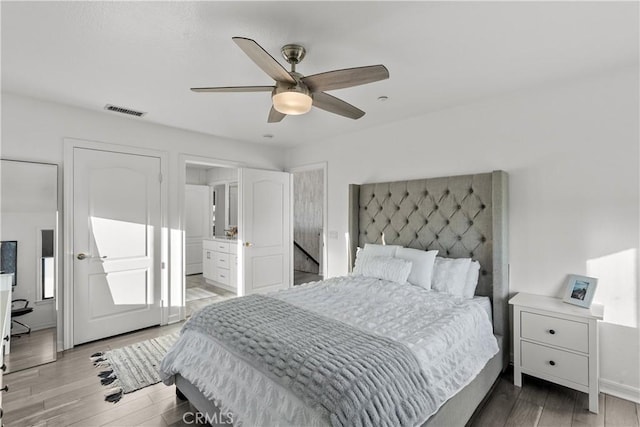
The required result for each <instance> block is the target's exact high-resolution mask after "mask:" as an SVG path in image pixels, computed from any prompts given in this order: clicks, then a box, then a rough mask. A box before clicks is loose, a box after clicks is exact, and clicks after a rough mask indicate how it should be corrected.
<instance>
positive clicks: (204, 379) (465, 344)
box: [161, 276, 498, 426]
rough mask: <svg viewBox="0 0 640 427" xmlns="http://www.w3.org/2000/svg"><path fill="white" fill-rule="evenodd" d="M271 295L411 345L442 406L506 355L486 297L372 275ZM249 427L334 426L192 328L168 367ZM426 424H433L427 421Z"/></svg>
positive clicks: (164, 369)
mask: <svg viewBox="0 0 640 427" xmlns="http://www.w3.org/2000/svg"><path fill="white" fill-rule="evenodd" d="M270 296H272V297H275V298H279V299H281V300H283V301H286V302H288V303H290V304H294V305H297V306H299V307H302V308H305V309H307V310H310V311H313V312H316V313H318V314H322V315H324V316H327V317H330V318H333V319H337V320H340V321H343V322H346V323H348V324H350V325H352V326H355V327H357V328H360V329H363V330H365V331H368V332H370V333H374V334H379V335H383V336H385V337H388V338H391V339H394V340H396V341H398V342H400V343H402V344H405V345H406V346H407V347H408V348H409V349H410V350H411V351H412V352H413V354H414V355H415V356H416V358H417V360H418V362H419V364H420V366H421V367H422V369H423V370H424V372H425V374H426V376H427V378H428V379H429V380H430V383H431V384H430V385H431V387H432V388H433V390H434V395H435V396H436V397H437V398H438V407H439V406H440V405H442V404H443V403H444V402H446V401H447V400H448V399H449V398H450V397H451V396H453V395H454V394H456V393H457V392H458V391H459V390H460V389H462V388H463V387H464V386H466V385H467V384H468V383H469V382H470V381H471V380H473V378H475V377H476V375H477V374H478V373H479V372H480V371H481V370H482V368H483V367H484V365H485V364H486V362H487V361H488V360H489V359H491V357H493V356H494V355H495V354H496V353H497V352H498V344H497V341H496V339H495V337H494V336H493V332H492V331H493V327H492V325H491V321H490V318H489V316H487V313H486V309H485V308H484V307H483V305H486V303H483V302H482V300H481V299H477V298H474V299H463V298H457V297H452V296H450V295H447V294H442V293H439V292H435V291H427V290H425V289H423V288H421V287H418V286H412V285H409V284H404V285H401V284H397V283H393V282H388V281H384V280H379V279H373V278H368V277H364V276H350V277H337V278H333V279H328V280H325V281H323V282H315V283H309V284H306V285H303V286H299V287H296V288H293V289H289V290H285V291H281V292H277V293H274V294H271V295H270ZM161 373H162V375H163V379H164V380H165V383H167V384H170V383H171V382H172V376H173V375H174V374H176V373H179V374H180V375H182V376H183V377H184V378H185V379H187V380H188V381H190V382H191V383H192V384H194V385H195V386H196V387H198V388H199V389H200V390H201V391H202V392H203V394H204V395H205V396H206V397H208V398H209V399H221V400H217V402H218V403H219V404H220V405H221V407H222V408H223V409H225V410H229V411H231V412H232V413H233V414H234V422H235V424H240V423H241V424H242V425H246V426H254V425H256V426H269V425H279V426H284V425H292V426H320V425H327V424H328V419H324V418H321V417H320V416H318V415H317V413H316V412H314V411H313V410H311V409H310V408H308V407H306V405H304V404H303V403H302V402H301V401H300V400H299V399H298V398H297V397H296V396H295V395H293V394H292V393H290V392H289V391H288V390H286V389H284V388H283V387H281V386H279V385H278V384H276V383H274V382H273V381H271V380H270V379H269V378H267V377H266V376H264V375H263V374H262V373H261V372H259V371H258V370H256V369H255V368H253V367H251V366H250V365H249V364H247V363H245V362H244V361H243V360H241V359H239V358H237V357H234V356H233V355H232V354H230V353H229V352H227V351H226V350H225V349H224V348H222V347H221V346H220V345H217V344H216V342H215V341H213V340H212V339H211V338H209V337H207V336H205V335H202V334H199V333H195V332H193V331H186V332H185V333H184V334H182V335H181V337H180V338H179V339H178V342H177V343H176V344H175V345H174V347H172V348H171V349H170V350H169V352H168V353H167V356H166V357H165V359H164V360H163V362H162V366H161ZM425 421H426V420H425Z"/></svg>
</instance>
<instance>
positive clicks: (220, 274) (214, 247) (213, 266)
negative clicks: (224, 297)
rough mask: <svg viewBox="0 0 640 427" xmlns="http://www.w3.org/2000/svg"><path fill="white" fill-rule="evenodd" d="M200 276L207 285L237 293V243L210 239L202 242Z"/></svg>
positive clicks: (235, 241) (229, 240) (230, 240)
mask: <svg viewBox="0 0 640 427" xmlns="http://www.w3.org/2000/svg"><path fill="white" fill-rule="evenodd" d="M202 275H203V276H204V278H205V280H206V281H207V283H209V284H211V285H214V286H218V287H221V288H224V289H227V290H229V291H231V292H235V293H237V291H238V241H237V240H232V239H210V240H203V241H202Z"/></svg>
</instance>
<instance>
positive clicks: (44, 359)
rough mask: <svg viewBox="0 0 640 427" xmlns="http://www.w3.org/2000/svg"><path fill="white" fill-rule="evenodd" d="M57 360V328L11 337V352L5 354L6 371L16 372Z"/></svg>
mask: <svg viewBox="0 0 640 427" xmlns="http://www.w3.org/2000/svg"><path fill="white" fill-rule="evenodd" d="M54 360H56V328H47V329H40V330H38V331H31V333H30V334H25V335H21V336H19V337H11V353H9V354H8V355H6V356H5V358H4V361H5V364H6V365H7V371H6V372H16V371H19V370H22V369H25V368H30V367H32V366H37V365H41V364H43V363H48V362H52V361H54Z"/></svg>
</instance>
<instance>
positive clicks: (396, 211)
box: [162, 171, 509, 426]
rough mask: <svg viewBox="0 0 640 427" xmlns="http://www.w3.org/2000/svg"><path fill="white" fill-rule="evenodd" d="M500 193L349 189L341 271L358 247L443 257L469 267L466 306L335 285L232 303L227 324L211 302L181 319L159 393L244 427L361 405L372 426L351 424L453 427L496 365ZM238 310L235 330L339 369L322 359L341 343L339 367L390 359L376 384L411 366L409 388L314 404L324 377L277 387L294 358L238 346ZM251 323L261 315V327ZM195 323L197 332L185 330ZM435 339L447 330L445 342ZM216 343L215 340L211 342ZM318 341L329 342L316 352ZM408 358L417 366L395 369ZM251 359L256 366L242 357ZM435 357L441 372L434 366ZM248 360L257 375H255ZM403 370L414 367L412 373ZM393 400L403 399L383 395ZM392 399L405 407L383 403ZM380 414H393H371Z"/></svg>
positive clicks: (416, 183)
mask: <svg viewBox="0 0 640 427" xmlns="http://www.w3.org/2000/svg"><path fill="white" fill-rule="evenodd" d="M506 186H507V177H506V174H505V173H504V172H501V171H494V172H492V173H485V174H477V175H465V176H456V177H443V178H430V179H423V180H411V181H401V182H392V183H373V184H362V185H351V186H350V188H349V198H350V203H349V205H350V208H349V235H350V236H351V239H350V251H349V252H350V255H349V257H350V258H349V259H350V261H349V265H350V267H352V266H353V264H354V262H355V253H356V248H357V247H363V246H365V245H366V244H367V243H369V244H372V243H373V244H375V243H378V244H379V243H383V242H384V243H386V244H387V245H400V246H403V247H407V248H415V249H420V250H434V249H437V250H438V251H439V254H440V256H445V257H448V258H454V259H455V258H473V259H476V260H478V261H479V262H480V265H481V266H482V269H481V271H480V274H479V279H478V286H477V288H476V295H477V296H476V297H474V298H471V299H461V298H450V297H449V296H443V295H441V294H439V293H438V292H433V291H425V290H424V289H421V288H419V287H415V286H412V285H407V284H398V283H393V282H390V281H384V280H380V279H372V278H370V277H367V276H350V277H342V278H332V279H328V280H326V281H324V282H319V283H311V284H307V285H303V286H302V287H299V288H295V289H290V290H286V291H281V292H279V293H277V294H274V295H271V296H269V297H264V296H250V297H247V298H245V299H243V301H242V302H240V303H236V305H237V304H243V305H242V307H240V308H241V309H242V313H246V314H242V315H240V314H237V312H238V311H239V307H237V306H235V307H234V306H233V305H232V304H229V305H228V306H224V307H223V306H218V307H217V309H216V310H215V311H212V312H211V313H207V316H210V317H211V318H207V322H208V323H207V322H204V320H203V321H201V322H200V321H199V320H195V321H193V322H190V323H191V324H192V326H189V327H188V328H187V327H185V330H183V334H182V336H181V337H180V339H179V340H178V343H177V344H176V346H175V347H173V348H172V349H171V350H170V351H169V353H168V354H167V357H166V358H165V360H164V361H163V366H162V372H163V375H164V377H165V383H172V382H175V384H176V386H177V389H178V392H179V393H180V394H182V395H184V396H185V397H186V398H188V399H189V401H190V402H191V403H192V404H193V406H195V407H196V408H197V409H198V410H199V411H201V412H203V413H206V414H211V416H213V417H219V414H220V411H222V413H227V412H230V413H233V415H231V416H230V421H236V422H238V421H239V423H238V424H243V425H305V426H316V425H317V426H322V425H331V424H333V425H343V424H345V423H344V419H345V418H344V417H345V416H348V414H350V412H349V411H352V410H353V407H358V405H360V406H363V405H369V406H370V407H369V408H368V409H366V411H368V412H366V411H365V412H366V413H367V414H368V415H367V417H369V418H366V417H365V418H363V419H361V420H360V424H362V425H367V424H369V425H384V424H387V425H395V424H397V422H398V421H403V422H402V423H404V424H407V425H426V426H436V425H464V424H465V423H467V422H468V420H469V419H470V417H471V416H472V414H473V412H474V410H475V408H477V407H478V405H479V404H480V403H481V402H482V400H483V399H484V397H485V396H486V395H487V393H488V391H489V390H490V388H491V386H492V385H493V384H494V382H495V380H496V379H497V377H498V376H499V374H500V372H501V371H502V370H503V369H504V368H505V367H506V366H507V359H506V358H507V357H508V352H507V351H505V349H506V348H508V342H507V339H508V337H509V333H508V330H507V329H508V316H507V314H508V311H507V310H508V309H507V307H508V306H507V296H508V281H507V271H508V264H507V246H506V244H507V233H506V225H507V199H506V194H507V187H506ZM408 301H409V302H410V303H407V302H408ZM403 304H404V305H403ZM261 306H268V307H269V310H268V312H267V313H266V314H265V313H264V310H262V311H263V312H259V311H257V309H256V310H255V311H254V309H253V307H261ZM426 307H429V309H428V310H427V309H426ZM298 309H300V310H301V311H302V312H303V313H301V314H300V316H302V314H304V316H306V317H299V313H298ZM225 310H226V311H225ZM234 310H235V311H234ZM278 313H283V314H282V316H281V318H277V316H278ZM309 313H312V315H311V316H309ZM236 314H237V315H238V316H245V317H246V319H245V320H244V321H245V322H253V323H251V324H252V325H262V324H264V325H267V324H269V325H278V326H277V328H287V329H286V332H285V333H284V334H283V336H284V337H285V338H282V339H283V340H285V341H286V340H287V339H288V338H290V339H291V340H294V341H295V340H298V341H309V342H310V343H311V345H312V346H315V347H314V348H317V349H318V350H317V352H318V354H319V355H320V356H318V358H321V355H322V354H324V353H323V352H326V354H325V356H326V357H325V358H329V359H332V358H335V359H338V360H340V359H344V358H345V357H340V355H341V354H342V353H339V354H335V353H331V352H332V351H335V349H336V348H337V349H341V350H340V351H343V350H342V349H343V347H341V346H342V345H347V346H348V348H345V349H344V351H345V353H344V354H346V355H348V356H349V357H351V356H352V354H351V353H350V352H353V353H354V354H355V353H357V352H358V351H360V349H365V350H367V351H369V353H368V354H381V355H382V354H385V356H384V357H386V358H387V360H386V361H383V362H381V363H390V365H389V364H388V365H384V368H380V369H379V371H380V372H382V373H383V374H384V373H386V371H387V370H392V371H393V369H396V367H395V365H394V363H395V362H394V361H398V362H397V364H400V365H403V364H404V365H403V366H405V365H407V364H409V365H410V366H411V368H410V369H406V370H407V372H409V371H410V372H411V373H410V374H409V373H407V374H406V378H405V377H404V375H405V374H404V373H403V372H401V373H399V371H393V374H389V375H387V376H389V377H393V378H399V379H398V380H397V381H398V382H399V383H402V386H400V385H397V384H391V385H385V384H386V383H384V379H382V380H380V379H379V378H378V377H375V378H374V377H372V378H373V380H372V381H373V382H376V384H378V382H380V384H382V383H384V384H382V385H381V386H380V387H389V390H391V389H393V390H394V392H393V393H389V392H384V393H383V392H381V393H380V396H385V398H384V399H381V400H382V401H381V402H379V401H376V403H375V404H371V403H368V402H366V401H364V402H360V401H358V400H357V399H360V398H361V396H360V395H358V396H356V397H353V399H355V400H354V401H353V402H351V401H350V400H349V399H345V398H344V397H341V398H336V399H334V400H331V399H329V398H327V397H326V396H325V395H323V396H324V397H318V395H316V394H314V393H315V390H316V388H317V387H316V386H315V383H313V381H317V383H323V381H326V380H325V377H323V375H326V376H327V377H331V375H333V374H331V372H330V374H331V375H329V374H327V373H323V372H313V370H311V371H309V374H308V375H306V376H305V375H303V376H302V378H303V381H302V382H304V383H305V384H302V386H301V385H300V384H299V382H300V381H299V378H297V377H296V379H295V381H293V382H292V379H291V377H290V376H289V377H287V375H289V374H290V372H291V371H293V370H294V369H293V368H292V366H293V367H294V368H295V375H299V372H300V371H304V370H305V369H307V368H308V366H306V365H305V366H301V365H299V364H297V363H298V362H297V361H296V358H295V357H294V356H289V355H287V356H286V357H290V360H285V361H283V360H281V359H279V358H278V357H282V356H281V355H280V353H278V354H279V356H278V357H276V358H275V359H274V358H273V357H271V356H270V354H271V355H274V354H276V353H277V350H273V349H272V348H271V347H270V346H271V345H272V343H271V342H270V341H269V340H267V341H268V342H266V343H265V341H264V340H263V339H262V338H261V337H260V336H258V337H256V338H254V337H253V336H249V337H248V338H249V339H248V340H247V337H245V336H243V335H242V334H243V332H242V331H244V330H246V328H245V329H242V327H240V328H241V329H240V333H238V328H239V326H238V325H239V324H240V325H241V326H242V323H241V322H240V320H236V317H235V316H236ZM252 316H253V317H252ZM256 316H257V317H256ZM260 316H263V317H264V316H270V317H269V321H264V319H263V317H260ZM274 316H275V317H274ZM200 317H202V318H204V317H206V316H205V315H204V314H203V315H202V316H200ZM271 317H274V319H275V320H274V319H271ZM239 318H240V317H238V319H239ZM230 319H233V320H230ZM271 320H273V321H274V322H275V323H272V322H271ZM445 320H446V322H445ZM199 322H200V323H201V325H202V326H201V327H200V328H198V327H196V326H198V325H199V324H200V323H199ZM278 322H280V323H278ZM445 324H446V325H447V326H442V325H445ZM207 325H216V327H215V328H213V329H212V328H211V327H210V326H207ZM483 325H484V326H483ZM207 328H209V329H207ZM253 329H254V328H252V331H253ZM443 330H445V331H447V332H446V333H445V334H444V335H443V333H442V331H443ZM456 330H458V332H456ZM309 331H313V333H309ZM322 331H325V332H322ZM469 331H473V332H472V333H468V332H469ZM266 332H270V331H269V330H267V331H266ZM266 332H265V333H266ZM463 332H466V334H464V333H463ZM252 333H253V332H252ZM213 334H218V335H216V336H215V337H214V338H212V335H213ZM323 334H324V335H323ZM258 335H259V334H258ZM234 336H235V337H236V339H235V340H234V338H233V337H234ZM238 336H239V337H240V338H237V337H238ZM363 336H365V337H366V339H365V338H362V337H363ZM332 340H333V341H332ZM334 341H335V342H334ZM327 342H329V344H330V345H326V346H325V343H327ZM345 343H347V344H345ZM354 343H358V344H357V345H354ZM288 344H289V343H287V345H288ZM427 344H428V345H427ZM368 346H373V347H372V349H374V350H371V349H369V348H368ZM375 346H378V347H375ZM325 347H326V348H325ZM396 347H398V348H396ZM405 348H408V349H410V353H411V354H412V355H413V356H414V357H409V358H408V359H406V360H405V358H404V356H405V355H404V353H403V351H404V350H403V349H405ZM256 349H258V350H259V352H258V353H260V354H259V355H258V356H256V355H255V354H253V353H255V350H256ZM376 349H377V350H376ZM240 350H242V351H240ZM365 350H362V351H365ZM244 351H246V353H243V352H244ZM394 351H395V353H394ZM252 352H253V353H252ZM270 352H271V353H270ZM387 352H389V355H386V353H387ZM240 355H241V356H240ZM255 357H262V359H256V358H255ZM286 357H285V358H286ZM367 357H368V356H367ZM384 357H383V356H380V358H382V359H384ZM439 358H441V359H446V362H447V363H450V364H449V365H446V364H439V365H438V364H437V363H436V362H433V361H434V360H436V361H439ZM256 360H260V361H261V363H263V364H265V366H269V367H268V369H263V370H262V371H261V370H259V369H258V365H260V363H257V362H256ZM430 361H431V362H430ZM414 362H415V363H417V366H418V367H419V369H417V368H416V365H412V363H414ZM305 363H306V361H305ZM318 363H320V362H318ZM331 363H333V362H331ZM429 363H432V364H431V365H430V364H429ZM442 363H444V362H442ZM451 363H453V365H451ZM456 364H457V365H456ZM392 365H393V366H392ZM318 366H320V365H318ZM327 366H329V365H327ZM322 367H323V369H324V368H326V366H325V365H322ZM332 369H333V368H332ZM336 369H337V368H336ZM402 369H405V368H402ZM465 369H466V370H468V371H469V372H467V373H466V374H465V375H462V373H461V374H460V375H458V374H457V372H461V371H464V370H465ZM380 372H378V374H376V375H381V374H380ZM451 373H456V374H451ZM331 378H333V377H331ZM296 381H298V382H296ZM367 381H370V379H369V380H367ZM402 381H404V382H402ZM307 382H309V384H306V383H307ZM343 382H344V381H343ZM425 382H428V383H429V384H430V386H429V389H428V390H426V388H425V387H423V386H422V385H420V384H424V383H425ZM312 383H313V384H312ZM354 384H356V386H352V385H349V387H355V388H356V390H358V387H361V388H360V389H362V385H361V384H359V383H357V381H356V380H354ZM415 384H418V385H417V386H416V385H415ZM330 386H331V390H341V387H342V386H343V384H342V383H339V382H338V383H335V384H334V383H331V384H330ZM296 387H297V388H296ZM412 387H414V388H412ZM416 387H417V388H416ZM291 390H293V391H294V392H292V391H291ZM396 392H397V394H398V396H400V397H396V396H395V395H394V393H396ZM385 393H386V394H385ZM403 393H404V394H403ZM356 394H358V393H356ZM403 396H404V397H403ZM407 396H415V398H414V397H411V398H409V397H407ZM330 397H331V396H330ZM350 398H351V397H350ZM322 399H325V400H322ZM327 399H328V400H327ZM376 399H377V397H376ZM385 399H387V400H388V401H387V400H385ZM394 399H396V400H397V399H400V401H402V402H403V403H402V404H399V403H397V402H396V403H394ZM347 401H349V402H348V404H347V403H345V402H347ZM407 401H411V402H410V403H406V402H407ZM319 402H320V403H319ZM325 403H326V404H325ZM394 404H395V405H397V406H393V407H394V408H396V407H398V408H399V407H400V406H403V405H404V406H409V407H408V408H405V407H403V408H402V410H400V409H397V410H393V411H391V412H392V414H391V415H389V414H388V412H389V411H388V410H387V411H386V412H385V410H384V407H385V405H386V406H387V407H388V406H389V405H394ZM332 405H333V406H332ZM376 405H377V406H376ZM334 406H335V407H334ZM324 408H331V411H328V412H327V411H325V410H324ZM216 414H218V415H216ZM336 414H337V415H336ZM345 414H347V415H345ZM380 414H383V415H384V416H385V417H388V416H391V417H399V418H398V419H391V418H380V419H378V418H376V417H377V416H380ZM341 417H342V418H341ZM406 420H409V421H406ZM404 421H406V422H404Z"/></svg>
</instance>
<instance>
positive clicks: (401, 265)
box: [353, 256, 411, 284]
mask: <svg viewBox="0 0 640 427" xmlns="http://www.w3.org/2000/svg"><path fill="white" fill-rule="evenodd" d="M353 273H354V274H355V275H362V276H367V277H375V278H377V279H384V280H389V281H391V282H396V283H402V284H404V283H407V278H408V277H409V273H411V261H407V260H404V259H400V258H394V257H385V256H364V257H359V258H357V259H356V266H355V268H354V269H353Z"/></svg>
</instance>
